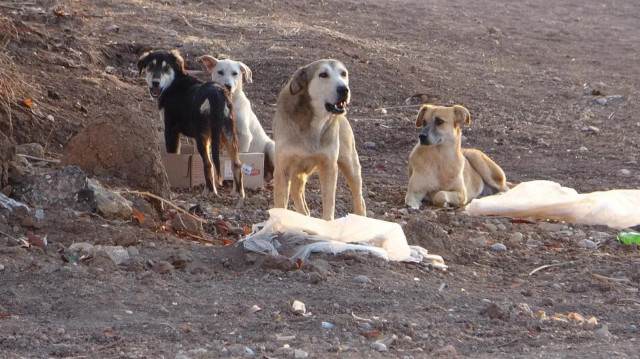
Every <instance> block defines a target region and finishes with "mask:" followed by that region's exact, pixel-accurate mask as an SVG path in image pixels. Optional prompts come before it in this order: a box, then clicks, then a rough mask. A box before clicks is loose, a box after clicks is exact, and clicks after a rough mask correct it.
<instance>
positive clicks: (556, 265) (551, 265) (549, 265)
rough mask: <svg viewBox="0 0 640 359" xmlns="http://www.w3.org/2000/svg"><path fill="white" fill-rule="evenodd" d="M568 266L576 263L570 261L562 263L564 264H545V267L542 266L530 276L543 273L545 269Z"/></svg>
mask: <svg viewBox="0 0 640 359" xmlns="http://www.w3.org/2000/svg"><path fill="white" fill-rule="evenodd" d="M567 264H575V261H570V262H562V263H555V264H545V265H543V266H540V267H538V268H536V269H534V270H532V271H531V273H529V275H534V274H535V273H536V272H538V271H541V270H543V269H547V268H553V267H560V266H565V265H567Z"/></svg>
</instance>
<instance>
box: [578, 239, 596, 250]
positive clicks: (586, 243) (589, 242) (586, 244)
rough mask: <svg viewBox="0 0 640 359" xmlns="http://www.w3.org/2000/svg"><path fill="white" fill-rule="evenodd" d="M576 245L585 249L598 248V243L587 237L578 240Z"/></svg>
mask: <svg viewBox="0 0 640 359" xmlns="http://www.w3.org/2000/svg"><path fill="white" fill-rule="evenodd" d="M578 247H580V248H586V249H598V245H597V244H596V242H594V241H592V240H589V239H583V240H581V241H580V242H578Z"/></svg>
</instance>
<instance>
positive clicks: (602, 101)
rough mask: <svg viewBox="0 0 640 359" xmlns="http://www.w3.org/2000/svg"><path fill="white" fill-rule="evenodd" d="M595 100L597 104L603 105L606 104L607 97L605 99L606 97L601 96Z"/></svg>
mask: <svg viewBox="0 0 640 359" xmlns="http://www.w3.org/2000/svg"><path fill="white" fill-rule="evenodd" d="M596 102H597V103H598V105H602V106H604V105H606V104H607V99H606V98H604V97H601V98H599V99H596Z"/></svg>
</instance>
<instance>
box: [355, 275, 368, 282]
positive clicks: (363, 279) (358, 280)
mask: <svg viewBox="0 0 640 359" xmlns="http://www.w3.org/2000/svg"><path fill="white" fill-rule="evenodd" d="M355 280H356V282H358V283H371V279H369V278H368V277H366V276H363V275H359V276H357V277H356V278H355Z"/></svg>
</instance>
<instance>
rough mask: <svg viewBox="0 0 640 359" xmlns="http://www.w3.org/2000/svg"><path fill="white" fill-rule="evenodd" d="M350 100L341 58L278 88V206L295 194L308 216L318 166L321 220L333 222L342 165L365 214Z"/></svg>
mask: <svg viewBox="0 0 640 359" xmlns="http://www.w3.org/2000/svg"><path fill="white" fill-rule="evenodd" d="M349 99H350V94H349V77H348V74H347V69H346V68H345V66H344V64H342V63H341V62H340V61H337V60H318V61H315V62H313V63H311V64H309V65H307V66H304V67H301V68H299V69H298V70H297V71H296V73H295V74H294V75H293V77H292V78H291V79H290V80H289V81H288V82H287V84H286V85H285V86H284V88H283V89H282V90H281V91H280V94H279V95H278V100H277V103H276V113H275V115H274V119H273V131H274V132H273V135H274V140H275V144H276V151H275V152H276V153H275V157H276V161H275V164H276V166H275V172H274V182H273V185H274V195H273V198H274V207H275V208H287V205H288V202H289V192H291V196H292V197H293V203H294V205H295V207H296V210H297V211H298V212H300V213H302V214H305V215H307V216H308V215H309V213H310V212H309V208H308V207H307V202H306V200H305V194H304V191H305V184H306V182H307V177H308V176H309V175H311V174H312V173H313V172H315V171H316V170H317V171H318V178H319V180H320V186H321V190H322V218H323V219H325V220H332V219H333V217H334V211H335V200H336V185H337V180H338V169H340V171H341V172H342V174H343V175H344V178H345V179H346V181H347V184H348V185H349V188H350V190H351V193H352V195H353V202H354V207H355V209H354V212H355V214H358V215H361V216H365V215H366V209H365V203H364V198H363V197H362V177H361V174H360V160H359V159H358V153H357V152H356V146H355V140H354V138H353V131H352V129H351V125H349V121H347V118H346V117H345V113H346V112H347V110H346V106H347V103H349Z"/></svg>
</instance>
